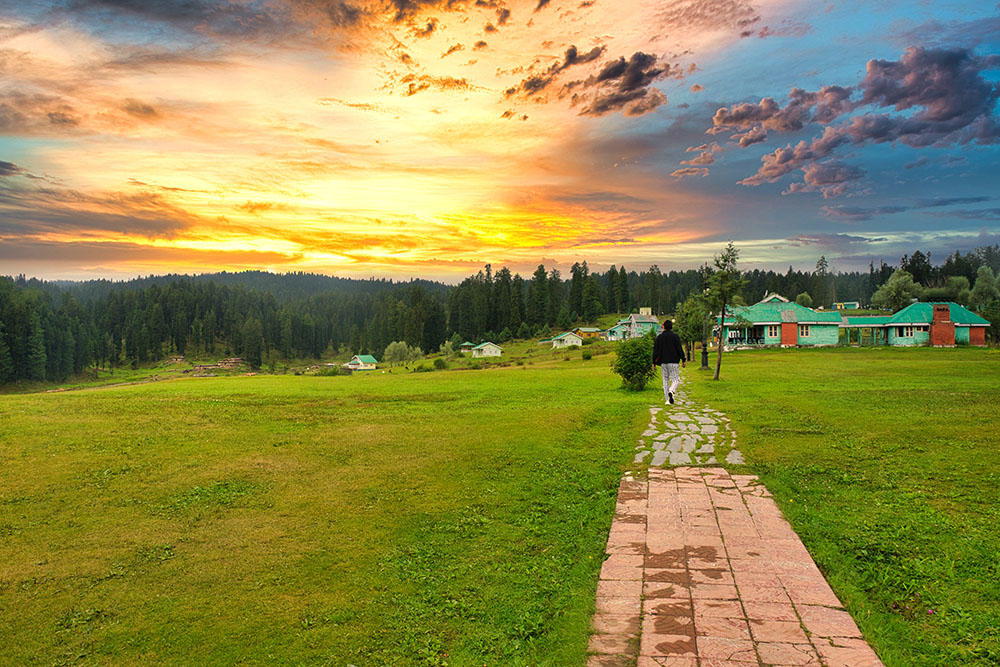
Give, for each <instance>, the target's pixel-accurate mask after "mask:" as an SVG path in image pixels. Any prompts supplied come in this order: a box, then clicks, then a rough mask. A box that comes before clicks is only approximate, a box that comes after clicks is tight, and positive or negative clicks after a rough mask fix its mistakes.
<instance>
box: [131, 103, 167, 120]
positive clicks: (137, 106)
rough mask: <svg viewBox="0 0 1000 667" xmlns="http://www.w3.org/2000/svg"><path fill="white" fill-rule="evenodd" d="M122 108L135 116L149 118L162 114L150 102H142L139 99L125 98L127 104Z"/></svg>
mask: <svg viewBox="0 0 1000 667" xmlns="http://www.w3.org/2000/svg"><path fill="white" fill-rule="evenodd" d="M122 108H123V109H124V110H125V111H126V112H127V113H129V114H131V115H133V116H136V117H138V118H145V119H147V120H148V119H152V118H156V117H157V116H159V115H160V114H159V113H157V111H156V109H154V108H153V107H151V106H150V105H148V104H144V103H142V102H140V101H139V100H125V105H124V106H123V107H122Z"/></svg>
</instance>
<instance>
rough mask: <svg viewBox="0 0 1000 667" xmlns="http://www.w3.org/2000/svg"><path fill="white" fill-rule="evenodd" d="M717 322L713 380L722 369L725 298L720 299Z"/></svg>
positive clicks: (716, 378) (717, 377)
mask: <svg viewBox="0 0 1000 667" xmlns="http://www.w3.org/2000/svg"><path fill="white" fill-rule="evenodd" d="M719 322H720V324H719V353H718V354H717V355H716V357H715V377H714V378H713V379H714V380H718V379H719V371H720V370H721V369H722V347H723V345H722V343H723V341H722V336H723V335H724V334H725V331H726V302H725V300H723V301H722V317H721V319H720V320H719Z"/></svg>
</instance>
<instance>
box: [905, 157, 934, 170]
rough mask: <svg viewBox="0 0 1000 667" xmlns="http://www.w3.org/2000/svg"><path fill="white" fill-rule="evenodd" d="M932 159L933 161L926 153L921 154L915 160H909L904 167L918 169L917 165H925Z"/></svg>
mask: <svg viewBox="0 0 1000 667" xmlns="http://www.w3.org/2000/svg"><path fill="white" fill-rule="evenodd" d="M930 161H931V160H930V158H928V157H927V156H926V155H921V156H920V157H918V158H917V159H916V160H914V161H913V162H907V163H906V164H904V165H903V169H916V168H917V167H923V166H924V165H925V164H927V163H928V162H930Z"/></svg>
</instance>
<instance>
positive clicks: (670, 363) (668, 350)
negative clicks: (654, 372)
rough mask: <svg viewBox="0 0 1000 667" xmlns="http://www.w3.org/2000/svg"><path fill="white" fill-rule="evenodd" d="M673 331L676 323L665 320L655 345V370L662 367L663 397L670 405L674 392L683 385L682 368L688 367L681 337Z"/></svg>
mask: <svg viewBox="0 0 1000 667" xmlns="http://www.w3.org/2000/svg"><path fill="white" fill-rule="evenodd" d="M673 329H674V323H673V322H671V321H670V320H664V321H663V331H661V332H660V335H659V336H657V337H656V342H655V343H653V368H656V367H657V366H659V367H660V374H661V375H662V376H663V395H664V397H665V398H666V399H667V403H670V404H673V402H674V392H675V391H677V385H679V384H680V383H681V370H680V366H684V367H685V368H686V367H687V362H686V361H685V360H684V346H683V345H681V337H680V336H678V335H677V334H675V333H674V331H673Z"/></svg>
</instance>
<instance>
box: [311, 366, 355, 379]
mask: <svg viewBox="0 0 1000 667" xmlns="http://www.w3.org/2000/svg"><path fill="white" fill-rule="evenodd" d="M350 374H351V372H350V371H349V370H347V369H345V368H341V367H340V366H323V367H322V368H320V369H319V370H318V371H316V373H315V375H318V376H320V377H327V376H331V375H350Z"/></svg>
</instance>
